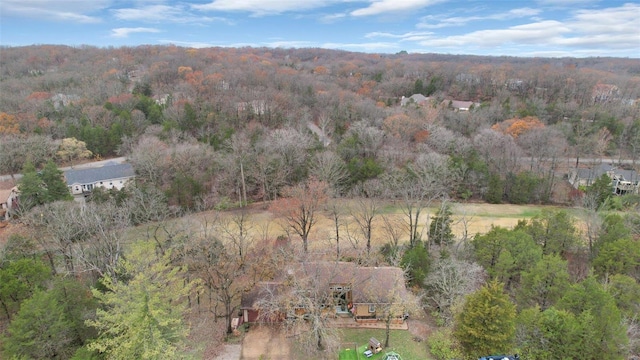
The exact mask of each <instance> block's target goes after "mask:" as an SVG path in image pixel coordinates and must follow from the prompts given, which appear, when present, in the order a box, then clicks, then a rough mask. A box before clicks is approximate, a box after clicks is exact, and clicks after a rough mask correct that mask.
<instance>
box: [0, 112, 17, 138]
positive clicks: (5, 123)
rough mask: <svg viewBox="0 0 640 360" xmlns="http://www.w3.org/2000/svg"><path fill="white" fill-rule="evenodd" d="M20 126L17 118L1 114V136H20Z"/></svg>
mask: <svg viewBox="0 0 640 360" xmlns="http://www.w3.org/2000/svg"><path fill="white" fill-rule="evenodd" d="M19 133H20V125H19V124H18V120H17V119H16V117H15V116H13V115H11V114H7V113H4V112H1V113H0V135H3V134H19Z"/></svg>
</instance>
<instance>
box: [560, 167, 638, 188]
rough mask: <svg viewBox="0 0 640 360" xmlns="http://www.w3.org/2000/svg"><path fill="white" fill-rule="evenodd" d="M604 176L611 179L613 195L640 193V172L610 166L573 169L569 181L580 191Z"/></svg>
mask: <svg viewBox="0 0 640 360" xmlns="http://www.w3.org/2000/svg"><path fill="white" fill-rule="evenodd" d="M604 174H606V175H607V176H609V178H611V192H612V193H613V194H618V195H624V194H638V193H639V189H640V175H638V172H637V171H635V170H629V169H621V168H618V167H616V166H613V165H610V164H600V165H599V166H596V167H592V168H588V169H573V170H571V171H570V172H569V175H568V180H569V183H571V185H572V186H573V187H574V188H576V189H578V188H579V187H587V186H591V185H592V184H593V183H594V182H595V181H596V180H597V179H598V178H599V177H601V176H602V175H604Z"/></svg>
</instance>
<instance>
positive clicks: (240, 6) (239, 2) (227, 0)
mask: <svg viewBox="0 0 640 360" xmlns="http://www.w3.org/2000/svg"><path fill="white" fill-rule="evenodd" d="M349 1H350V0H304V1H300V0H213V1H212V2H210V3H208V4H201V5H192V7H193V8H194V9H197V10H202V11H241V12H249V13H251V14H252V15H254V16H264V15H275V14H281V13H285V12H299V11H306V10H311V9H318V8H323V7H326V6H329V5H332V4H338V3H343V2H349Z"/></svg>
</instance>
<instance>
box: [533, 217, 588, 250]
mask: <svg viewBox="0 0 640 360" xmlns="http://www.w3.org/2000/svg"><path fill="white" fill-rule="evenodd" d="M525 229H526V231H527V232H528V233H529V235H531V237H533V239H534V240H535V241H536V243H537V244H538V245H540V246H542V252H543V254H544V255H548V254H559V255H560V256H562V257H566V254H567V253H568V252H570V251H572V250H575V247H576V246H577V245H578V244H580V241H579V240H580V237H579V234H578V229H577V228H576V225H575V219H574V218H573V217H572V216H571V215H570V214H569V213H568V212H566V211H564V210H559V211H548V210H543V211H542V212H541V213H540V215H537V216H536V217H535V218H533V219H532V220H531V222H530V224H529V225H528V226H526V227H525Z"/></svg>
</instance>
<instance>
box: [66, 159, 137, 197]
mask: <svg viewBox="0 0 640 360" xmlns="http://www.w3.org/2000/svg"><path fill="white" fill-rule="evenodd" d="M64 177H65V179H66V181H67V186H68V187H69V191H71V194H73V195H81V194H88V193H90V192H91V191H92V190H93V189H94V188H96V187H101V188H104V189H107V190H109V189H116V190H120V189H122V188H123V187H124V186H125V184H126V183H127V182H128V181H129V180H131V179H133V178H134V177H135V172H134V171H133V167H132V166H131V164H128V163H124V164H107V165H105V166H102V167H96V168H87V169H70V170H67V171H65V172H64Z"/></svg>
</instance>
